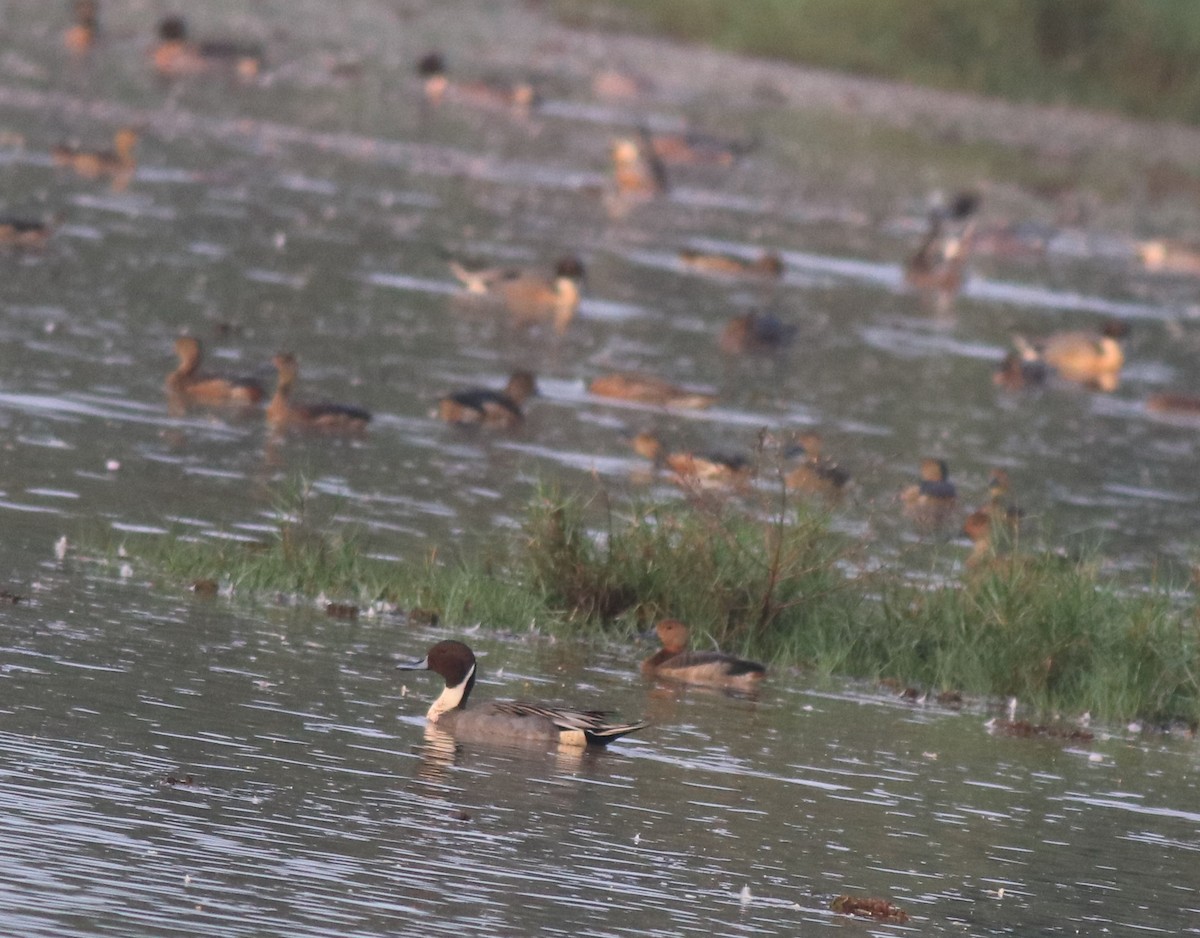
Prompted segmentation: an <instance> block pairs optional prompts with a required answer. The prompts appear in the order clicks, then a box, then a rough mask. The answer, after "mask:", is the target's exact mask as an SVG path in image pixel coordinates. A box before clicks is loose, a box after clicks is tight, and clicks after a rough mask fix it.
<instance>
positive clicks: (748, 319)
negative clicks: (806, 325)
mask: <svg viewBox="0 0 1200 938" xmlns="http://www.w3.org/2000/svg"><path fill="white" fill-rule="evenodd" d="M796 331H797V330H796V325H795V324H794V323H785V322H784V321H783V320H782V319H780V318H779V317H778V316H776V315H775V314H774V313H755V312H749V313H743V314H742V315H741V316H734V317H733V319H731V320H729V322H727V323H726V324H725V328H724V329H722V330H721V336H720V338H719V339H718V340H717V346H718V347H719V348H720V349H721V351H722V352H725V353H726V354H729V355H741V354H744V353H747V352H749V353H760V352H761V353H766V352H778V351H779V350H780V349H782V348H784V347H786V346H788V345H790V344H791V342H792V340H793V339H794V338H796Z"/></svg>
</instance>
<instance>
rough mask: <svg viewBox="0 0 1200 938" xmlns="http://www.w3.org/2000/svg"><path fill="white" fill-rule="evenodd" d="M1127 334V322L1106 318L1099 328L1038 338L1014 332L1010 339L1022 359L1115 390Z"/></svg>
mask: <svg viewBox="0 0 1200 938" xmlns="http://www.w3.org/2000/svg"><path fill="white" fill-rule="evenodd" d="M1127 335H1129V326H1128V324H1126V323H1124V322H1121V321H1120V320H1117V319H1110V320H1108V321H1107V322H1105V323H1104V325H1103V326H1102V327H1101V329H1100V331H1099V332H1091V331H1088V330H1077V331H1072V332H1056V333H1054V334H1053V335H1050V336H1047V337H1046V338H1045V339H1042V340H1041V341H1040V342H1028V341H1026V340H1025V339H1024V338H1022V337H1021V336H1015V337H1014V341H1015V342H1016V345H1017V350H1018V351H1019V352H1020V353H1021V357H1022V358H1023V359H1024V360H1025V361H1029V362H1042V363H1043V364H1044V365H1046V366H1047V367H1049V368H1052V369H1053V370H1054V371H1055V372H1056V373H1057V374H1058V375H1059V376H1060V377H1062V378H1065V379H1066V380H1068V381H1074V382H1077V383H1079V384H1083V385H1086V386H1088V387H1092V388H1097V389H1098V390H1101V391H1115V390H1116V388H1117V384H1118V383H1119V381H1120V375H1121V368H1122V367H1123V366H1124V364H1125V350H1124V349H1123V348H1122V347H1121V340H1122V339H1124V338H1125V337H1126V336H1127Z"/></svg>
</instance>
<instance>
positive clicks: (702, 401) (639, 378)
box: [588, 372, 717, 410]
mask: <svg viewBox="0 0 1200 938" xmlns="http://www.w3.org/2000/svg"><path fill="white" fill-rule="evenodd" d="M588 391H589V392H590V393H592V394H595V395H596V396H597V397H614V398H619V399H620V400H623V401H636V402H638V403H640V404H657V405H659V406H660V407H679V408H683V409H692V410H701V409H703V408H705V407H711V406H712V405H713V404H715V403H716V400H717V399H716V397H715V396H713V395H712V394H699V393H697V392H695V391H689V390H687V389H686V388H681V387H680V386H679V385H677V384H672V383H671V382H670V381H664V380H663V379H662V378H655V377H653V376H652V375H639V374H633V373H631V372H614V373H612V374H607V375H601V376H600V377H599V378H593V379H592V382H591V383H590V384H589V385H588Z"/></svg>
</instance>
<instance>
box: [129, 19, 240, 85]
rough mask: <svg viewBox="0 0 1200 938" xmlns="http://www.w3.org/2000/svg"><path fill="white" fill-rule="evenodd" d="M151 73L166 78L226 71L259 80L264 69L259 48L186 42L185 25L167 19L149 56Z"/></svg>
mask: <svg viewBox="0 0 1200 938" xmlns="http://www.w3.org/2000/svg"><path fill="white" fill-rule="evenodd" d="M151 60H152V62H153V64H154V70H155V71H156V72H158V74H160V75H162V76H163V77H165V78H179V77H185V76H189V75H202V74H204V73H206V72H216V71H226V72H230V73H232V74H234V75H236V76H237V77H239V78H242V79H251V78H255V77H257V76H258V73H259V72H260V71H261V70H262V65H263V51H262V47H261V46H259V45H256V44H254V43H248V42H241V41H239V40H233V39H205V40H201V41H200V42H193V41H192V40H191V39H189V38H188V28H187V21H186V20H184V18H183V17H182V16H168V17H166V18H165V19H163V20H160V21H159V24H158V44H157V45H156V46H155V47H154V51H153V53H152V54H151Z"/></svg>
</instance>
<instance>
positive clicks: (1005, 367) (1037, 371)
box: [992, 352, 1049, 391]
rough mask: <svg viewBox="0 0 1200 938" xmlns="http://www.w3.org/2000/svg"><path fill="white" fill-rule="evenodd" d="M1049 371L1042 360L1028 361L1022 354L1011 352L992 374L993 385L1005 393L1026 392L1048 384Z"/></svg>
mask: <svg viewBox="0 0 1200 938" xmlns="http://www.w3.org/2000/svg"><path fill="white" fill-rule="evenodd" d="M1048 373H1049V369H1048V368H1047V367H1046V363H1045V362H1044V361H1042V360H1041V359H1040V358H1036V359H1033V360H1029V359H1027V358H1026V357H1025V356H1024V355H1022V354H1021V353H1020V352H1009V353H1008V354H1007V355H1005V356H1004V361H1002V362H1001V363H1000V366H999V367H998V368H997V369H996V370H995V371H994V372H992V384H994V385H996V387H998V388H1001V389H1003V390H1005V391H1024V390H1026V389H1028V388H1040V387H1041V386H1042V385H1044V384H1045V383H1046V377H1047V375H1048Z"/></svg>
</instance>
